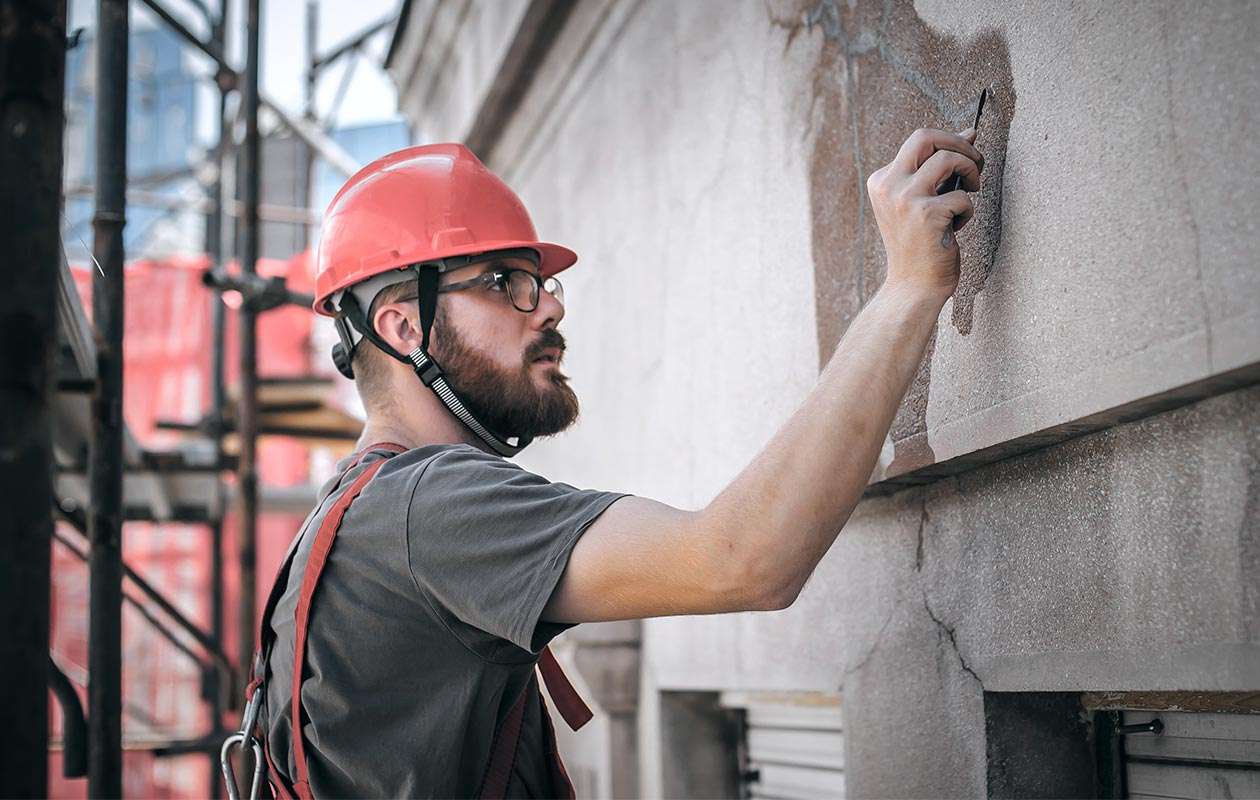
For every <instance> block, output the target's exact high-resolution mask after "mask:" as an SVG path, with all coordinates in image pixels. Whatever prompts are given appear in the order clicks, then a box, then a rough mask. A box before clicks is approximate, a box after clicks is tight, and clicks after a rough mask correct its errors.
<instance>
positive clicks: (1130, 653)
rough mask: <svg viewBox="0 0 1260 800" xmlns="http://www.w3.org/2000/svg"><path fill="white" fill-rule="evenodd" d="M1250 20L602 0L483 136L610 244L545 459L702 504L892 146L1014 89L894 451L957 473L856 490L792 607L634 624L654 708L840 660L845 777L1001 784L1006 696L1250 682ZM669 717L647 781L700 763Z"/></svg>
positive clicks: (871, 264)
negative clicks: (685, 763)
mask: <svg viewBox="0 0 1260 800" xmlns="http://www.w3.org/2000/svg"><path fill="white" fill-rule="evenodd" d="M417 8H419V6H417ZM415 11H416V9H413V14H414V13H415ZM417 25H418V23H417V22H416V21H415V19H412V20H411V22H410V23H409V27H410V28H415V27H416V26H417ZM451 35H452V36H454V37H456V38H458V36H459V35H460V34H459V32H458V29H456V30H454V31H453V32H452V34H451ZM1257 37H1260V7H1257V6H1254V5H1249V4H1245V3H1241V2H1239V3H1225V2H1222V3H1214V4H1180V3H1164V4H1157V3H1133V4H1125V3H1105V4H1104V3H1098V4H1074V5H1070V6H1066V5H1057V4H1056V5H1047V6H1044V7H1032V8H1029V7H1024V6H1013V5H1010V4H1002V3H982V2H965V3H944V2H924V3H918V4H915V5H911V4H908V3H898V2H888V3H877V2H857V3H834V2H828V1H827V0H824V2H817V1H816V0H811V2H790V1H789V0H768V1H767V2H751V1H750V2H739V3H733V2H724V1H723V2H717V1H716V0H714V2H687V3H677V2H665V0H656V1H649V0H626V1H625V2H604V1H602V0H588V1H587V2H582V3H579V4H578V5H577V7H576V8H575V9H574V10H573V11H572V13H571V14H570V15H569V16H568V17H567V19H566V20H565V22H564V26H563V30H562V31H561V33H560V34H559V36H558V38H557V40H556V42H555V43H554V45H552V46H551V47H550V49H549V50H548V52H547V53H546V57H545V58H542V59H540V60H538V61H536V62H535V63H532V64H531V65H530V69H531V75H530V80H529V81H528V83H527V84H526V91H524V93H523V96H522V98H521V101H520V103H519V105H517V106H516V107H515V109H514V112H513V113H512V114H511V116H510V117H509V118H508V119H509V121H508V124H506V125H505V126H503V128H502V130H501V131H500V132H499V135H498V136H497V137H496V138H494V139H493V140H492V141H491V142H490V143H489V144H488V145H486V146H485V147H483V153H482V154H483V157H485V158H487V160H488V161H489V163H491V165H492V166H493V167H494V168H496V169H497V170H498V171H500V173H501V174H503V175H504V177H505V178H506V179H507V180H508V182H509V183H510V184H512V185H513V186H514V187H516V188H517V189H518V191H520V193H521V194H522V196H523V197H524V199H525V201H526V203H527V205H528V206H529V207H530V209H531V211H532V213H533V215H534V219H535V222H536V224H537V227H538V229H539V231H540V233H541V235H542V236H544V237H546V238H550V239H552V240H556V241H560V242H564V243H565V244H568V245H570V246H571V247H573V248H574V249H575V250H577V251H578V253H579V254H580V256H581V261H580V262H579V264H578V265H577V266H576V267H575V268H574V269H573V270H571V271H570V272H568V273H566V274H565V276H564V279H565V286H566V298H567V300H568V315H567V317H566V320H565V322H564V325H563V327H562V329H563V330H564V331H565V333H566V336H567V337H568V340H569V344H570V349H569V354H568V366H569V369H568V371H569V373H570V374H571V375H572V376H573V381H574V385H575V387H576V388H577V390H578V392H579V394H580V395H581V397H582V398H583V403H584V406H583V408H584V413H583V419H582V421H581V422H580V424H579V425H578V426H577V427H576V428H575V429H574V430H573V431H571V432H570V433H567V434H565V435H563V436H561V437H559V438H556V439H554V440H550V441H547V442H542V443H538V444H535V445H534V446H532V447H531V448H530V450H529V451H527V453H525V454H524V455H523V457H522V458H521V459H520V461H521V462H522V463H523V464H525V465H526V466H528V467H530V468H533V469H536V470H538V471H540V472H542V473H544V474H547V475H549V476H551V477H553V478H556V479H560V480H565V481H569V482H573V483H576V484H579V485H588V486H600V487H607V488H616V489H621V490H625V491H631V492H636V493H640V494H643V495H646V496H650V497H654V498H657V499H659V500H662V501H665V502H669V503H674V504H676V505H679V506H683V507H692V508H694V507H699V506H701V505H703V504H704V503H705V502H707V501H708V500H709V499H710V498H712V497H713V496H714V495H715V494H716V493H717V492H718V491H720V489H721V488H723V487H724V486H725V484H726V482H727V481H729V480H730V478H731V477H733V476H734V474H735V473H736V472H737V471H738V470H739V469H740V468H742V466H743V465H744V464H745V463H747V461H748V459H749V458H751V457H752V456H753V455H754V454H755V453H756V451H757V450H758V449H759V448H760V447H761V446H762V444H763V443H764V442H765V441H766V440H767V439H768V438H769V436H770V435H771V434H772V433H773V432H774V430H775V429H776V428H777V426H778V425H779V424H781V423H782V422H783V420H785V419H786V418H787V416H788V415H789V414H790V413H791V412H792V410H793V409H794V408H795V406H796V404H797V403H798V402H799V401H800V399H801V398H802V397H803V396H804V395H805V393H806V392H807V391H808V390H809V388H810V387H811V386H812V385H813V382H814V380H815V379H816V377H817V374H818V370H819V367H820V365H821V364H822V363H824V362H825V360H826V359H827V358H828V357H829V355H830V352H831V350H832V348H833V347H834V345H835V343H836V341H837V340H838V339H839V337H840V335H841V334H842V332H843V330H844V328H845V326H846V325H847V324H848V322H849V321H850V320H851V319H852V317H853V316H854V315H855V314H856V313H857V311H858V309H859V308H860V307H861V305H862V303H864V302H865V301H866V300H867V299H869V297H870V295H871V294H872V293H873V292H874V290H875V289H876V287H877V286H878V284H879V281H880V280H881V277H882V274H883V268H884V264H883V254H882V248H881V246H880V244H879V240H878V236H877V233H876V231H875V228H874V224H873V222H872V220H871V215H870V213H869V207H868V205H867V204H866V201H865V198H864V196H863V194H862V191H861V187H862V185H863V183H864V181H865V176H866V175H868V174H869V173H870V172H871V171H872V170H873V169H875V168H877V167H878V166H880V165H881V164H883V163H884V162H886V161H887V160H889V159H890V158H891V157H892V155H893V154H894V153H895V151H896V148H897V147H898V145H899V144H900V142H901V140H902V139H903V138H904V137H905V136H906V135H907V134H908V133H909V132H910V131H911V130H913V129H914V128H915V127H918V126H920V125H925V124H930V125H937V126H941V125H948V126H954V127H959V128H961V127H965V125H967V124H969V120H967V117H968V116H969V114H970V113H972V111H971V106H970V104H971V103H972V101H973V99H974V97H975V95H976V94H977V93H978V92H979V89H980V88H981V87H982V86H987V87H988V88H989V89H990V91H992V92H993V104H992V106H991V107H990V108H989V109H988V110H986V112H985V113H986V116H985V120H984V122H983V123H982V125H981V136H980V146H981V147H982V149H984V150H985V151H986V153H987V154H988V157H989V166H988V168H987V169H986V172H985V178H984V188H983V190H982V192H981V193H980V195H979V196H978V198H977V207H978V219H977V220H976V222H975V223H973V225H972V226H971V228H970V230H969V233H968V234H967V235H966V236H965V237H963V240H962V241H963V250H964V265H963V282H962V285H961V287H960V290H959V293H958V295H957V296H956V297H955V299H954V300H953V301H951V302H950V303H949V304H948V305H947V306H946V307H945V309H944V312H943V313H942V316H941V321H940V325H939V329H938V332H937V335H936V338H935V342H934V345H933V348H932V349H931V352H930V353H929V357H928V358H927V359H925V362H924V366H923V368H922V370H921V372H920V375H919V379H918V380H917V381H916V385H915V387H914V389H913V390H912V392H911V396H910V398H909V399H908V401H907V403H906V404H905V406H904V407H903V409H902V412H901V414H900V415H899V416H898V419H897V422H896V424H895V425H894V429H893V433H892V436H891V437H890V441H889V446H888V447H887V448H886V453H885V458H884V459H883V461H882V463H881V468H880V469H879V470H878V471H877V473H876V475H875V476H873V481H874V482H875V486H874V491H875V492H876V493H877V492H881V491H883V492H887V491H891V490H893V489H898V488H899V483H897V482H898V481H904V482H910V483H913V482H923V481H929V480H931V481H934V482H931V483H928V484H927V485H925V486H922V487H918V488H900V490H898V491H895V492H893V493H891V494H888V495H886V496H872V497H870V498H869V499H867V500H865V501H864V502H863V503H862V504H861V505H860V506H859V508H858V510H857V511H856V513H855V514H854V517H853V519H852V520H851V522H850V523H849V525H848V526H847V528H846V530H845V532H844V533H843V534H842V535H841V537H840V538H839V540H838V541H837V544H836V545H835V546H834V547H833V548H832V550H831V552H830V553H829V554H828V555H827V557H826V558H825V559H824V561H823V563H822V564H821V565H820V566H819V568H818V570H817V572H816V574H815V575H814V577H813V579H812V580H811V582H810V584H809V585H808V586H807V588H806V590H805V592H804V594H803V595H802V597H801V599H800V600H799V601H798V603H797V604H796V605H795V606H794V607H793V608H791V609H789V610H787V611H784V612H779V613H773V614H758V615H751V614H749V615H733V616H726V617H710V618H679V619H662V620H650V621H647V622H646V623H644V625H643V626H642V632H641V636H642V653H641V654H640V657H639V660H638V667H639V668H640V669H641V671H642V676H641V678H642V683H641V686H642V687H643V689H642V690H641V692H640V696H639V703H640V706H641V707H642V708H645V709H655V711H653V713H652V714H651V719H652V720H657V721H659V720H660V719H663V718H666V717H668V715H664V714H662V713H660V712H659V709H660V707H661V704H660V702H659V698H655V697H645V696H643V692H648V693H651V692H662V691H699V692H704V691H714V690H731V689H739V690H821V691H835V690H836V689H838V688H840V689H842V691H843V695H844V708H845V714H846V724H847V726H848V729H847V733H846V737H847V741H848V748H849V752H848V760H847V764H848V767H847V769H848V773H849V781H850V783H849V786H850V791H851V793H852V794H853V795H855V796H868V795H869V796H945V795H978V794H984V793H985V791H986V741H985V727H984V692H986V691H988V692H1015V691H1078V690H1157V689H1158V690H1171V689H1186V690H1189V689H1201V690H1257V689H1260V589H1257V587H1260V531H1258V530H1257V528H1258V523H1257V513H1256V508H1257V502H1258V500H1257V498H1258V497H1260V488H1258V487H1257V480H1256V476H1257V471H1258V469H1260V467H1258V462H1260V434H1258V433H1257V431H1260V402H1257V401H1258V400H1260V394H1258V392H1260V390H1257V389H1255V388H1239V387H1245V386H1247V385H1249V384H1252V383H1254V382H1255V381H1256V379H1257V375H1258V369H1257V364H1258V363H1260V318H1258V317H1257V309H1260V270H1258V269H1257V265H1256V263H1255V258H1256V257H1255V255H1254V254H1255V253H1256V252H1257V251H1258V249H1260V248H1258V245H1260V229H1258V227H1257V222H1256V220H1257V219H1260V192H1258V190H1257V189H1256V188H1255V186H1254V175H1255V174H1257V171H1258V168H1260V144H1258V143H1257V142H1258V141H1260V140H1258V139H1257V137H1256V136H1255V121H1254V113H1255V112H1254V110H1253V109H1255V108H1256V107H1258V106H1260V56H1257V53H1256V50H1255V47H1254V42H1255V41H1256V40H1257ZM404 68H405V65H402V66H399V65H395V66H394V67H393V69H395V70H399V69H404ZM436 69H437V70H438V74H437V75H436V76H429V77H430V78H432V79H434V80H438V81H439V82H440V81H441V80H442V72H441V69H442V68H441V66H440V65H439V66H438V67H436ZM486 74H489V72H487V73H486ZM487 79H489V78H487ZM419 86H421V83H419V82H413V83H408V82H406V81H403V82H401V83H400V87H401V89H402V92H403V95H404V96H406V97H408V98H409V99H408V100H405V101H403V106H404V109H416V110H414V111H408V113H413V114H415V115H416V116H415V117H413V119H414V120H415V121H416V122H417V123H419V118H420V116H422V115H423V114H424V113H428V112H426V111H425V110H424V109H423V107H422V105H421V104H416V103H414V102H413V100H412V99H410V98H411V93H412V91H413V88H415V87H419ZM415 90H416V91H419V89H418V88H417V89H415ZM409 104H410V105H409ZM452 130H458V128H457V127H456V128H452ZM1082 433H1088V435H1085V436H1079V435H1080V434H1082ZM1074 436H1077V437H1078V438H1072V437H1074ZM1037 448H1041V449H1037ZM998 459H1004V460H998ZM888 479H892V481H889V480H888ZM623 644H624V643H623ZM578 647H579V649H580V645H578ZM640 722H641V724H640V725H639V733H640V736H639V742H638V744H637V749H638V751H639V752H640V753H641V754H642V758H641V759H640V760H641V761H642V763H643V764H645V765H649V766H648V767H645V770H648V771H649V772H651V774H645V775H641V776H640V785H641V786H643V787H645V790H647V791H650V790H651V789H652V788H653V787H661V786H663V783H662V777H661V773H662V772H665V773H668V772H669V770H670V768H671V767H670V765H669V764H664V765H662V763H661V759H662V758H666V759H668V758H671V757H672V758H678V757H680V756H679V754H678V753H676V752H668V751H667V752H663V753H662V752H661V744H660V742H661V741H663V740H664V738H665V737H663V736H661V735H660V732H659V725H658V726H657V729H656V730H655V731H654V729H653V727H652V726H653V724H654V723H652V722H651V721H650V720H649V721H647V722H645V721H644V720H642V719H641V720H640ZM669 741H677V737H676V736H671V737H670V738H669ZM667 750H668V748H667ZM617 757H618V755H617V754H616V753H614V760H616V759H617ZM649 767H650V769H649Z"/></svg>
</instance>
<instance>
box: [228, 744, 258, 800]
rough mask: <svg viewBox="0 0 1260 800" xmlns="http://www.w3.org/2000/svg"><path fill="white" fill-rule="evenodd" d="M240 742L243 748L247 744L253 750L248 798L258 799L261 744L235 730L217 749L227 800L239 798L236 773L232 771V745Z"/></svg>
mask: <svg viewBox="0 0 1260 800" xmlns="http://www.w3.org/2000/svg"><path fill="white" fill-rule="evenodd" d="M235 744H240V746H241V749H242V750H243V749H244V748H245V746H246V745H247V744H248V746H249V747H250V748H252V749H253V751H254V780H253V781H252V782H251V783H250V786H249V800H258V790H259V789H261V788H262V777H263V767H264V764H263V751H262V745H261V744H259V743H258V740H257V739H255V738H254V737H253V736H247V735H245V734H243V733H240V732H237V733H234V734H232V735H231V736H229V737H228V738H227V739H225V740H224V741H223V748H222V749H221V750H220V751H219V766H220V767H221V768H222V769H223V781H224V783H226V784H227V795H228V800H241V793H240V791H239V790H238V789H237V788H236V773H235V772H233V771H232V758H231V752H232V746H233V745H235Z"/></svg>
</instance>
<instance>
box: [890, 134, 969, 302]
mask: <svg viewBox="0 0 1260 800" xmlns="http://www.w3.org/2000/svg"><path fill="white" fill-rule="evenodd" d="M975 138H976V132H975V131H974V130H966V131H963V133H961V134H953V133H947V132H945V131H938V130H929V129H926V128H925V129H921V130H917V131H915V132H914V133H912V134H911V135H910V138H908V139H906V141H905V144H903V145H902V146H901V150H900V152H898V153H897V157H896V158H895V159H893V161H892V163H891V164H887V165H885V166H883V167H881V168H880V169H877V170H875V172H873V173H871V177H870V178H869V179H867V181H866V190H867V192H868V193H869V194H870V196H871V206H872V208H873V209H874V211H875V221H876V222H878V223H879V233H880V236H881V237H883V239H884V248H885V249H886V250H887V251H888V279H887V281H888V284H889V285H890V286H900V285H902V284H906V285H912V286H916V287H919V288H923V289H928V290H930V291H933V292H938V293H939V294H940V296H941V297H942V299H943V298H945V297H948V296H949V295H951V294H953V293H954V288H955V287H956V286H957V285H958V242H957V239H956V237H955V236H954V234H955V232H957V231H958V230H959V229H961V228H962V227H963V226H964V225H966V224H967V222H968V220H970V219H971V216H972V214H973V213H974V209H973V208H972V205H971V198H969V197H968V196H967V192H975V191H979V189H980V171H981V170H982V169H984V156H982V155H981V154H980V151H979V150H977V149H976V148H975V146H974V145H973V144H972V141H973V140H974V139H975ZM955 174H957V175H959V176H961V177H962V186H963V188H964V189H966V191H963V190H961V189H960V190H958V191H953V192H946V193H944V194H940V195H938V194H937V191H938V189H940V188H941V187H942V185H944V184H947V183H949V182H950V180H951V179H952V178H953V176H954V175H955Z"/></svg>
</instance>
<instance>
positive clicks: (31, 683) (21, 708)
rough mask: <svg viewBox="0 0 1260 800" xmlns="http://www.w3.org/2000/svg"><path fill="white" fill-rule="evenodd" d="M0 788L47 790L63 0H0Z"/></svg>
mask: <svg viewBox="0 0 1260 800" xmlns="http://www.w3.org/2000/svg"><path fill="white" fill-rule="evenodd" d="M0 20H3V24H0V176H3V178H2V179H0V247H3V249H4V254H5V268H4V291H3V292H0V335H3V337H4V342H5V343H4V345H3V346H2V347H0V375H3V380H2V381H0V486H3V487H5V488H4V494H5V501H4V502H3V503H0V615H2V616H0V619H2V620H3V624H4V635H3V636H0V708H3V709H4V719H5V724H4V726H3V728H2V729H0V796H3V797H44V796H46V795H47V775H48V690H47V687H48V681H49V660H48V619H49V593H50V587H49V581H50V574H49V550H50V542H51V541H52V526H53V523H52V517H51V514H50V509H51V508H52V496H53V492H52V416H51V411H50V407H49V406H50V396H51V391H52V381H53V363H54V361H53V354H54V352H55V348H56V333H57V318H56V308H57V302H56V287H57V272H58V270H59V269H60V264H61V244H60V238H61V233H60V224H59V220H60V215H61V165H62V150H61V148H62V135H63V129H64V127H65V118H64V111H63V96H64V86H65V47H66V44H65V42H66V9H65V2H64V0H27V1H26V2H14V0H0Z"/></svg>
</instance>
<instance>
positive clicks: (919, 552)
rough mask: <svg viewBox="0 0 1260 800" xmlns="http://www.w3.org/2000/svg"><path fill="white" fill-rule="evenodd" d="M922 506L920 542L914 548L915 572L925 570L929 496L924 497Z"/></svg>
mask: <svg viewBox="0 0 1260 800" xmlns="http://www.w3.org/2000/svg"><path fill="white" fill-rule="evenodd" d="M921 502H922V505H921V506H920V512H919V540H918V543H917V544H916V545H915V548H914V571H915V572H921V571H922V570H923V530H924V528H926V527H927V524H928V522H929V519H928V510H927V496H926V494H925V495H924V496H923V499H922V501H921Z"/></svg>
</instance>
